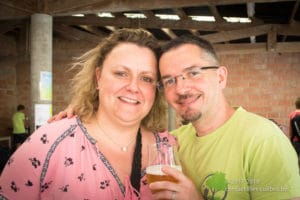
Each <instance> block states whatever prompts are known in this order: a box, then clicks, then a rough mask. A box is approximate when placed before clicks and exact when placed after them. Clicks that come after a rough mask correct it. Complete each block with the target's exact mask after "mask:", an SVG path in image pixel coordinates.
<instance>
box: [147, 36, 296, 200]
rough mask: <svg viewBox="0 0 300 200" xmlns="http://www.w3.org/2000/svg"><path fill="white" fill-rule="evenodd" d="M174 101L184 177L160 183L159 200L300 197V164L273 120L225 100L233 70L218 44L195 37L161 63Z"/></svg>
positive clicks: (167, 49) (168, 48)
mask: <svg viewBox="0 0 300 200" xmlns="http://www.w3.org/2000/svg"><path fill="white" fill-rule="evenodd" d="M159 68H160V73H161V77H162V78H161V85H162V87H163V90H164V93H165V97H166V100H167V101H168V103H169V104H170V105H171V106H172V107H173V108H174V109H175V110H176V112H177V113H178V114H180V116H181V117H182V118H183V120H185V121H190V122H191V123H190V124H188V125H185V126H182V127H180V128H179V129H177V130H175V131H173V134H174V135H175V136H176V137H177V138H178V141H179V145H180V158H181V162H182V168H183V172H184V173H185V174H186V175H187V177H190V178H191V180H192V182H193V184H194V185H195V186H196V188H197V190H198V191H199V192H200V194H197V192H196V191H195V189H194V187H193V184H192V183H191V181H190V180H189V179H188V178H187V177H186V176H184V175H183V174H181V173H180V172H178V171H176V170H172V169H169V168H165V169H164V171H165V173H168V174H170V175H172V176H174V177H175V178H176V179H177V180H178V182H177V183H171V182H156V183H152V184H150V188H151V189H153V190H154V189H155V190H157V189H162V190H161V191H160V192H156V193H155V194H154V197H155V198H156V199H161V198H167V199H193V200H194V199H226V200H227V199H232V200H240V199H264V200H266V199H272V200H273V199H293V198H297V197H300V176H299V168H298V166H297V156H296V153H295V151H294V149H293V147H292V145H291V144H290V142H289V140H288V138H287V137H286V136H285V135H284V134H283V133H282V132H281V130H280V129H279V128H278V127H277V126H276V125H275V124H274V123H272V122H271V121H270V120H268V119H265V118H263V117H260V116H258V115H255V114H253V113H249V112H247V111H246V110H244V109H243V108H241V107H239V108H237V109H236V110H235V109H233V108H232V107H231V106H230V105H229V103H228V102H227V100H226V99H225V97H224V93H223V89H224V88H225V87H226V81H227V69H226V67H225V66H222V65H220V63H219V62H218V60H217V56H216V53H215V51H214V50H213V48H212V46H211V44H210V43H209V42H207V41H205V40H202V39H199V38H197V37H194V36H183V37H179V38H176V39H174V40H172V41H170V42H168V43H167V44H166V45H165V46H164V47H163V49H162V54H161V57H160V61H159ZM297 199H300V198H297Z"/></svg>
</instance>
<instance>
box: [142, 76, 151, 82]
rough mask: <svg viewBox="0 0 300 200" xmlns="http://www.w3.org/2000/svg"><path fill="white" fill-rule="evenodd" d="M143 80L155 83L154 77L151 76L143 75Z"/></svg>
mask: <svg viewBox="0 0 300 200" xmlns="http://www.w3.org/2000/svg"><path fill="white" fill-rule="evenodd" d="M142 80H143V81H145V82H147V83H153V78H151V77H146V76H145V77H142Z"/></svg>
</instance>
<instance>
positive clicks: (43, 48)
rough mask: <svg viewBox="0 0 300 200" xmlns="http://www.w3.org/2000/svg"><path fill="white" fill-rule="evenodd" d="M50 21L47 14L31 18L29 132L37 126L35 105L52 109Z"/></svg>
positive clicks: (35, 15)
mask: <svg viewBox="0 0 300 200" xmlns="http://www.w3.org/2000/svg"><path fill="white" fill-rule="evenodd" d="M52 21H53V19H52V16H50V15H47V14H34V15H32V16H31V24H30V60H31V66H30V67H31V112H30V124H31V126H30V127H31V132H33V131H34V130H35V127H36V125H37V124H36V123H35V121H36V119H35V117H37V116H35V113H36V105H42V104H43V105H46V106H48V105H50V107H51V109H52V40H53V38H52V33H53V31H52V30H53V28H52V26H53V25H52ZM45 114H47V113H45ZM46 117H47V116H46ZM46 117H45V118H46Z"/></svg>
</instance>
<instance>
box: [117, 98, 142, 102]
mask: <svg viewBox="0 0 300 200" xmlns="http://www.w3.org/2000/svg"><path fill="white" fill-rule="evenodd" d="M120 99H121V100H123V101H126V102H128V103H138V101H137V100H134V99H130V98H127V97H120Z"/></svg>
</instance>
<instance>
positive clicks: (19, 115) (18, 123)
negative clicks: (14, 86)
mask: <svg viewBox="0 0 300 200" xmlns="http://www.w3.org/2000/svg"><path fill="white" fill-rule="evenodd" d="M24 121H25V114H24V113H23V112H16V113H15V114H14V115H13V117H12V122H13V134H21V133H26V131H25V125H24Z"/></svg>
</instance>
